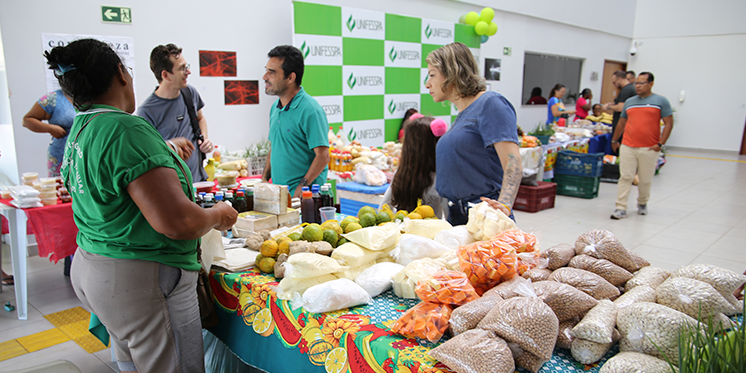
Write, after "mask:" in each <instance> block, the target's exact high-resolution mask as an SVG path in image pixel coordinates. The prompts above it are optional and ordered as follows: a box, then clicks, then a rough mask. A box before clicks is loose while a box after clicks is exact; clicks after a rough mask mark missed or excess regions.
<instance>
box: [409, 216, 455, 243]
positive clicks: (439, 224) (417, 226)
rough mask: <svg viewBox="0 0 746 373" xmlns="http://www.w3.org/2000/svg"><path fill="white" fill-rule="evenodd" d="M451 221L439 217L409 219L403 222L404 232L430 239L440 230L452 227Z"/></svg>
mask: <svg viewBox="0 0 746 373" xmlns="http://www.w3.org/2000/svg"><path fill="white" fill-rule="evenodd" d="M452 228H453V226H452V225H451V223H449V222H447V221H445V220H441V219H410V220H409V221H408V222H406V223H405V224H404V232H406V233H409V234H416V235H418V236H422V237H427V238H430V239H433V238H435V236H436V235H437V234H438V233H440V232H441V231H446V230H450V229H452Z"/></svg>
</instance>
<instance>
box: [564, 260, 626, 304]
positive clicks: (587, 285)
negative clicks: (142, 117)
mask: <svg viewBox="0 0 746 373" xmlns="http://www.w3.org/2000/svg"><path fill="white" fill-rule="evenodd" d="M549 278H550V279H551V280H554V281H557V282H562V283H565V284H568V285H570V286H572V287H575V288H577V289H578V290H580V291H582V292H584V293H586V294H588V295H590V296H592V297H594V298H596V299H607V298H614V299H616V297H618V296H619V289H618V288H617V287H616V286H614V285H612V284H611V283H609V282H608V281H606V280H605V279H604V278H603V277H601V276H599V275H597V274H595V273H592V272H588V271H585V270H582V269H577V268H569V267H565V268H558V269H557V270H555V271H554V272H552V275H551V276H549Z"/></svg>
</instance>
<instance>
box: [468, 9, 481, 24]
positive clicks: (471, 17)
mask: <svg viewBox="0 0 746 373" xmlns="http://www.w3.org/2000/svg"><path fill="white" fill-rule="evenodd" d="M477 22H479V14H477V12H469V13H466V24H467V25H472V26H474V25H476V24H477Z"/></svg>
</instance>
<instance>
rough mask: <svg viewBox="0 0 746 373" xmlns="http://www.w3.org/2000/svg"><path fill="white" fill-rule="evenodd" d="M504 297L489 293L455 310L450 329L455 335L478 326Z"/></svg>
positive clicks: (452, 314)
mask: <svg viewBox="0 0 746 373" xmlns="http://www.w3.org/2000/svg"><path fill="white" fill-rule="evenodd" d="M502 301H503V298H502V297H500V296H499V295H495V294H493V295H487V294H485V295H484V296H483V297H481V298H479V299H475V300H473V301H471V302H469V303H466V304H464V305H463V306H460V307H458V308H456V309H455V310H453V313H451V321H450V329H451V333H453V335H459V334H461V333H464V332H466V331H467V330H471V329H474V328H476V327H477V324H479V322H480V321H482V319H483V318H484V317H485V316H487V314H488V313H489V312H490V310H491V309H492V308H493V307H495V305H497V304H498V303H500V302H502Z"/></svg>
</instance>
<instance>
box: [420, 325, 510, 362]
mask: <svg viewBox="0 0 746 373" xmlns="http://www.w3.org/2000/svg"><path fill="white" fill-rule="evenodd" d="M428 354H429V355H430V356H432V357H433V358H434V359H436V360H438V361H440V362H441V363H443V364H445V365H446V366H447V367H448V368H450V369H451V370H453V371H456V372H458V373H484V372H494V373H513V372H514V371H515V364H514V363H513V355H512V354H511V352H510V349H508V344H507V343H506V342H505V341H504V340H503V339H502V338H500V337H498V336H497V335H496V334H495V333H494V332H491V331H487V330H482V329H474V330H468V331H466V332H464V333H462V334H459V335H457V336H455V337H453V338H451V339H449V340H448V341H446V342H445V343H443V344H441V345H440V346H438V347H435V348H434V349H432V350H430V351H429V352H428Z"/></svg>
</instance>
